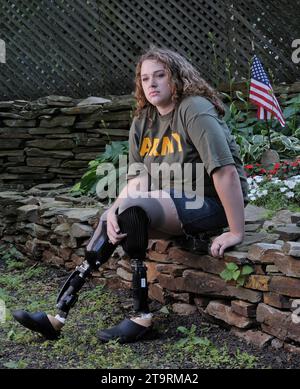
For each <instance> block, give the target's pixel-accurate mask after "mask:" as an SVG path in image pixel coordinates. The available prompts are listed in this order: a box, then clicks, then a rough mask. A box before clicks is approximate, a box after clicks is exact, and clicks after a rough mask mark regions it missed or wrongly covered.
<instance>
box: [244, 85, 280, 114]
mask: <svg viewBox="0 0 300 389" xmlns="http://www.w3.org/2000/svg"><path fill="white" fill-rule="evenodd" d="M250 92H252V93H253V94H256V95H257V96H261V97H263V98H264V99H266V100H269V101H270V102H271V103H272V104H274V105H276V107H277V109H278V111H280V112H281V109H280V106H279V104H278V101H277V99H276V97H275V96H273V94H270V93H268V92H267V93H265V92H264V91H262V88H257V87H253V86H251V87H250Z"/></svg>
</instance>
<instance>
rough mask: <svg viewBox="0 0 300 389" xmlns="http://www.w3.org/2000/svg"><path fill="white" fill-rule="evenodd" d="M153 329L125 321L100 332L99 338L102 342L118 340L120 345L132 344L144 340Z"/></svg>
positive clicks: (128, 320)
mask: <svg viewBox="0 0 300 389" xmlns="http://www.w3.org/2000/svg"><path fill="white" fill-rule="evenodd" d="M152 329H153V326H152V325H150V326H149V327H145V326H142V325H140V324H137V323H135V322H134V321H132V320H130V319H124V320H123V321H121V323H119V324H118V325H116V326H114V327H111V328H108V329H107V330H101V331H99V332H98V338H99V339H100V340H101V341H102V342H108V341H110V340H118V342H119V343H132V342H136V341H138V340H141V339H143V338H144V337H145V336H146V335H148V334H149V333H150V332H151V331H152Z"/></svg>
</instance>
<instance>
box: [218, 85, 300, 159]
mask: <svg viewBox="0 0 300 389" xmlns="http://www.w3.org/2000/svg"><path fill="white" fill-rule="evenodd" d="M248 85H249V82H246V86H247V95H246V94H245V93H243V92H242V91H235V92H234V93H233V92H232V91H231V90H230V94H226V93H222V95H223V96H224V98H225V99H226V106H225V108H226V112H225V116H224V120H225V122H226V123H227V125H228V127H229V128H230V130H231V132H232V134H233V136H234V138H235V140H236V142H237V144H238V145H239V147H240V154H241V157H242V159H243V161H244V162H245V163H251V162H256V161H259V160H260V158H261V156H262V154H263V152H264V151H265V150H267V149H269V148H270V143H271V146H272V149H274V150H276V151H277V152H278V153H279V155H280V157H281V158H287V159H288V158H294V157H296V156H297V155H299V153H300V115H299V111H300V94H299V95H297V96H296V97H293V98H291V99H288V100H285V101H283V102H282V108H283V115H284V117H285V119H286V126H285V128H282V127H281V126H280V124H279V122H278V121H277V120H272V121H268V122H266V121H262V120H258V119H257V118H256V117H253V113H252V112H251V110H250V108H251V105H250V103H249V97H247V96H248ZM230 89H232V86H230Z"/></svg>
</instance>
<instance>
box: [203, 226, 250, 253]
mask: <svg viewBox="0 0 300 389" xmlns="http://www.w3.org/2000/svg"><path fill="white" fill-rule="evenodd" d="M243 238H244V234H242V233H241V234H234V233H233V232H230V231H229V232H224V234H222V235H219V236H218V237H216V238H215V240H214V241H213V243H212V245H211V248H210V251H211V255H212V256H213V257H223V254H224V250H225V249H226V248H227V247H230V246H234V245H236V244H238V243H241V242H242V240H243Z"/></svg>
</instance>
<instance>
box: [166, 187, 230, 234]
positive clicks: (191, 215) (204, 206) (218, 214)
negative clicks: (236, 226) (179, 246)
mask: <svg viewBox="0 0 300 389" xmlns="http://www.w3.org/2000/svg"><path fill="white" fill-rule="evenodd" d="M168 192H169V193H170V196H171V198H172V200H173V202H174V204H175V206H176V209H177V213H178V217H179V219H180V221H181V224H182V228H183V230H184V232H185V233H187V234H191V235H194V234H197V233H199V232H205V231H208V230H215V229H218V228H225V227H227V226H228V222H227V218H226V214H225V211H224V208H223V205H222V203H221V201H220V200H219V199H218V198H217V197H208V196H204V199H203V198H200V197H199V196H196V195H194V197H191V198H190V197H187V196H186V195H185V194H184V193H182V194H179V193H178V192H176V191H175V190H174V189H169V190H168ZM195 200H197V201H199V204H201V205H200V206H197V204H196V203H195ZM189 207H190V208H191V209H189Z"/></svg>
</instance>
